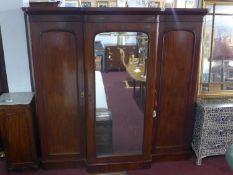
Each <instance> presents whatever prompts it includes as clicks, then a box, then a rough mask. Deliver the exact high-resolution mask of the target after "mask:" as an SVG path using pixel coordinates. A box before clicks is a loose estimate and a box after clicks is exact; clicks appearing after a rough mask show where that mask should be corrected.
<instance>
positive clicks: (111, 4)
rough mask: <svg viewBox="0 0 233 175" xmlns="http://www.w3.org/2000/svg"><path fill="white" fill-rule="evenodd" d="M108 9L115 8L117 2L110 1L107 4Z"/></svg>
mask: <svg viewBox="0 0 233 175" xmlns="http://www.w3.org/2000/svg"><path fill="white" fill-rule="evenodd" d="M109 7H117V2H116V1H110V2H109Z"/></svg>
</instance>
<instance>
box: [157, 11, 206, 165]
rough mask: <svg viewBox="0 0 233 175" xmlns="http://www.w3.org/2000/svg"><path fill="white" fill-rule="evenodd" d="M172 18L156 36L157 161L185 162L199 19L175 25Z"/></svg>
mask: <svg viewBox="0 0 233 175" xmlns="http://www.w3.org/2000/svg"><path fill="white" fill-rule="evenodd" d="M171 19H172V18H171V17H170V18H169V17H164V19H162V20H161V21H162V22H161V25H160V34H159V44H158V50H161V51H162V52H159V53H158V55H159V57H158V58H159V59H158V66H157V73H158V74H157V75H158V77H159V78H158V80H157V89H158V95H157V96H158V98H157V105H158V106H157V117H156V118H155V119H154V146H153V155H154V157H153V158H154V160H156V161H159V160H178V159H185V158H187V157H189V155H190V151H191V138H192V128H193V117H194V104H195V98H196V94H197V93H196V92H197V91H196V90H197V75H198V63H199V53H200V52H199V51H200V38H201V24H202V23H201V21H202V17H201V16H198V15H197V16H195V17H194V18H193V21H195V22H193V21H192V20H189V21H188V18H187V16H177V19H173V20H174V22H172V21H171ZM163 20H164V21H163ZM176 20H178V21H176ZM181 21H182V22H181ZM197 21H199V22H197Z"/></svg>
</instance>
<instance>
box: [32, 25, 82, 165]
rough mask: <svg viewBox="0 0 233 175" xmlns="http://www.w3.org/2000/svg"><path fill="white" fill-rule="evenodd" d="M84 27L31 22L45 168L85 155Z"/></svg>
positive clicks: (65, 163)
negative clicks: (83, 96)
mask: <svg viewBox="0 0 233 175" xmlns="http://www.w3.org/2000/svg"><path fill="white" fill-rule="evenodd" d="M82 40H83V36H82V24H81V23H79V22H34V23H31V41H32V57H33V65H34V72H35V75H34V76H35V90H36V107H37V113H38V119H39V130H40V140H41V152H42V163H43V165H44V166H50V165H51V166H54V165H55V166H57V165H59V166H61V165H62V166H71V165H72V166H73V165H76V164H77V163H78V162H79V161H80V160H82V158H83V156H84V152H85V151H84V148H85V139H84V114H83V110H84V102H83V98H82V96H80V94H83V88H84V87H83V55H82V52H83V51H82V47H83V46H82Z"/></svg>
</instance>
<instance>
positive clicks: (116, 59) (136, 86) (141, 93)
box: [95, 32, 148, 156]
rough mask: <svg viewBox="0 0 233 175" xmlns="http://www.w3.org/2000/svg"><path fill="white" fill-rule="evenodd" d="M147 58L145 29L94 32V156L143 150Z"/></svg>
mask: <svg viewBox="0 0 233 175" xmlns="http://www.w3.org/2000/svg"><path fill="white" fill-rule="evenodd" d="M147 58H148V36H147V34H145V33H141V32H108V33H100V34H98V35H96V37H95V90H96V155H97V156H106V155H111V156H114V155H115V156H119V155H121V156H122V155H123V156H124V155H140V154H142V150H143V148H142V147H143V133H144V111H145V104H146V77H147V69H146V67H147V66H146V64H147Z"/></svg>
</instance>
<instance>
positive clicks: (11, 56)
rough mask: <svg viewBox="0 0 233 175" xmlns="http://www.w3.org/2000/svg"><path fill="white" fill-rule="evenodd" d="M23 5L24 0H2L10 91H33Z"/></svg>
mask: <svg viewBox="0 0 233 175" xmlns="http://www.w3.org/2000/svg"><path fill="white" fill-rule="evenodd" d="M22 5H23V1H22V0H0V25H1V29H2V40H3V50H4V55H5V63H6V73H7V81H8V86H9V91H10V92H25V91H31V85H30V73H29V65H28V53H27V44H26V33H25V24H24V17H23V12H22V10H21V7H22Z"/></svg>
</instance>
